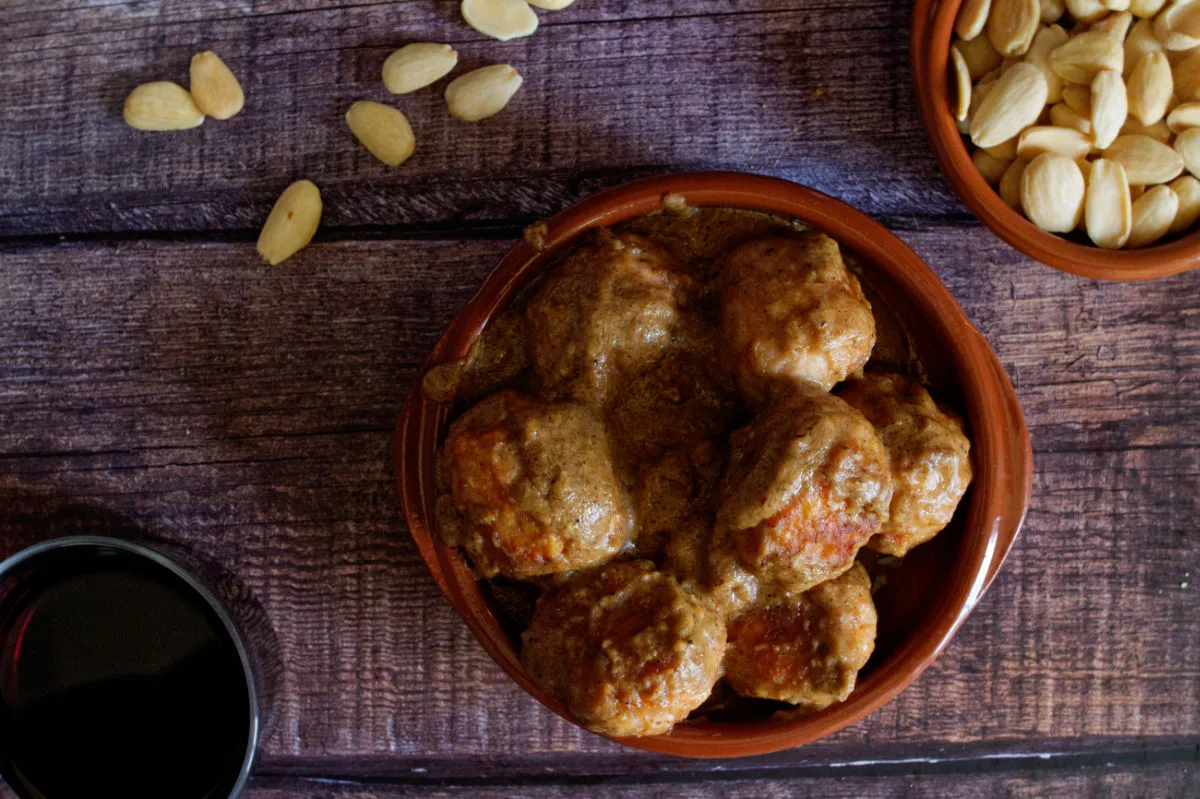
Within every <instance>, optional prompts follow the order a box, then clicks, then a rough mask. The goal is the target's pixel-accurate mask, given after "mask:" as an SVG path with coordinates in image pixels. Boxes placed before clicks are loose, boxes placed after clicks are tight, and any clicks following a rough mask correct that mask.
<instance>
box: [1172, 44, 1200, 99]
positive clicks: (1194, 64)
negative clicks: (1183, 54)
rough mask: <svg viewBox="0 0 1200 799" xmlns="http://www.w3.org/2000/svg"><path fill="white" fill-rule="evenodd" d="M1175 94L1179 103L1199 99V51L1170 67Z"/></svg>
mask: <svg viewBox="0 0 1200 799" xmlns="http://www.w3.org/2000/svg"><path fill="white" fill-rule="evenodd" d="M1171 74H1172V76H1173V77H1174V83H1175V96H1176V97H1178V98H1179V102H1181V103H1190V102H1192V101H1193V100H1200V53H1197V54H1195V55H1190V56H1188V57H1187V58H1185V59H1184V60H1183V61H1180V62H1179V63H1178V64H1176V65H1175V66H1174V67H1172V69H1171Z"/></svg>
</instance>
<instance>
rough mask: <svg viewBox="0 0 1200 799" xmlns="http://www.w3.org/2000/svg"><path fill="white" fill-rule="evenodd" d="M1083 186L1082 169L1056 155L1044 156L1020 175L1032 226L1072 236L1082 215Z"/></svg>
mask: <svg viewBox="0 0 1200 799" xmlns="http://www.w3.org/2000/svg"><path fill="white" fill-rule="evenodd" d="M1083 198H1084V185H1083V173H1082V172H1080V171H1079V165H1078V164H1076V163H1075V162H1074V161H1072V160H1071V159H1070V158H1065V157H1063V156H1061V155H1057V154H1055V153H1042V154H1041V155H1039V156H1038V157H1037V158H1035V159H1033V160H1032V161H1030V162H1029V165H1028V166H1026V167H1025V171H1024V173H1023V174H1022V175H1021V207H1022V208H1023V209H1024V211H1025V216H1026V217H1028V219H1029V221H1030V222H1033V224H1035V225H1037V226H1038V227H1040V228H1041V229H1042V230H1045V231H1047V232H1050V233H1069V232H1070V231H1072V230H1074V229H1075V225H1077V224H1078V223H1079V219H1080V217H1081V215H1082V214H1083Z"/></svg>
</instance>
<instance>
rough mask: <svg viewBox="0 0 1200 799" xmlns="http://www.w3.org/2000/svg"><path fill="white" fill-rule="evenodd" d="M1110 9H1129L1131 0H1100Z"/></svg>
mask: <svg viewBox="0 0 1200 799" xmlns="http://www.w3.org/2000/svg"><path fill="white" fill-rule="evenodd" d="M1100 2H1101V3H1104V7H1105V8H1107V9H1108V10H1109V11H1128V10H1129V3H1130V0H1100Z"/></svg>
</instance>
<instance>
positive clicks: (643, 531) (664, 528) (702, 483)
mask: <svg viewBox="0 0 1200 799" xmlns="http://www.w3.org/2000/svg"><path fill="white" fill-rule="evenodd" d="M724 463H725V459H724V455H723V453H722V452H720V451H719V450H718V449H717V448H716V447H715V446H714V445H713V443H712V442H711V441H706V440H701V441H698V442H696V443H695V444H693V445H691V446H683V447H676V448H673V449H671V450H668V451H667V452H666V453H665V454H664V455H663V456H662V457H661V458H659V459H658V460H656V461H651V462H649V463H646V464H644V465H643V466H642V467H641V469H639V471H638V475H637V482H636V484H635V489H634V502H635V507H636V509H637V520H638V534H637V549H638V553H639V554H641V555H643V556H645V557H649V558H656V557H657V556H658V555H659V554H660V553H661V552H662V550H663V547H664V545H665V544H666V542H667V541H669V540H670V538H671V537H672V536H673V535H675V534H676V533H677V531H679V530H680V529H682V528H684V527H686V526H689V525H691V524H693V523H699V524H700V525H701V526H702V527H711V526H712V515H713V513H714V512H715V510H716V500H717V486H718V485H719V483H720V480H721V467H722V466H723V465H724Z"/></svg>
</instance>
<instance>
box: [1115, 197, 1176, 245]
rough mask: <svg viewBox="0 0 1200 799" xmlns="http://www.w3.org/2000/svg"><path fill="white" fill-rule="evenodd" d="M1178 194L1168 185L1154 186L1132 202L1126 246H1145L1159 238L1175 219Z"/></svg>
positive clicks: (1165, 232)
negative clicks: (1130, 222) (1131, 217)
mask: <svg viewBox="0 0 1200 799" xmlns="http://www.w3.org/2000/svg"><path fill="white" fill-rule="evenodd" d="M1178 210H1179V195H1177V194H1176V193H1175V192H1173V191H1171V187H1170V186H1155V187H1154V188H1152V189H1150V190H1149V191H1148V192H1146V193H1145V194H1143V195H1142V196H1141V197H1138V198H1137V199H1136V200H1135V201H1134V203H1133V226H1132V227H1131V229H1130V231H1129V240H1128V241H1126V242H1125V246H1126V247H1145V246H1146V245H1148V244H1153V243H1154V242H1156V241H1158V240H1159V239H1161V238H1162V237H1163V236H1165V235H1166V234H1167V231H1168V230H1169V229H1170V228H1171V223H1172V222H1174V221H1175V213H1176V211H1178Z"/></svg>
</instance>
